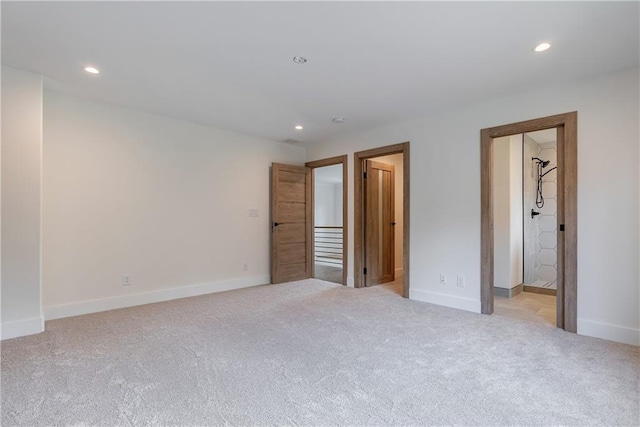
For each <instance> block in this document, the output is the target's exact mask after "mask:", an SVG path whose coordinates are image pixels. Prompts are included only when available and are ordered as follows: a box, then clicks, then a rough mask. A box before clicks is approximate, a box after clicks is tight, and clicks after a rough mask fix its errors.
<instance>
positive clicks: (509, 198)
mask: <svg viewBox="0 0 640 427" xmlns="http://www.w3.org/2000/svg"><path fill="white" fill-rule="evenodd" d="M493 166H494V167H493V216H494V217H493V219H494V221H493V222H494V226H493V241H494V264H493V269H494V281H493V285H494V286H495V287H497V288H504V289H513V288H515V287H516V286H518V285H520V284H521V283H522V135H521V134H520V135H512V136H505V137H503V138H496V139H494V140H493Z"/></svg>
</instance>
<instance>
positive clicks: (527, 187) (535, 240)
mask: <svg viewBox="0 0 640 427" xmlns="http://www.w3.org/2000/svg"><path fill="white" fill-rule="evenodd" d="M556 146H557V143H556V142H555V141H551V142H543V143H540V144H539V143H537V142H536V141H535V140H534V139H533V138H531V137H530V136H529V135H524V162H523V164H524V185H523V187H524V283H525V284H526V285H529V286H536V287H544V288H550V289H556V287H557V285H556V279H557V258H558V256H557V247H556V246H557V215H556V211H557V199H556V195H557V184H556V181H557V172H556V170H554V171H551V169H552V168H554V167H556V166H557V150H556ZM532 157H538V158H540V159H542V160H549V161H550V163H549V165H548V166H547V167H546V168H544V169H542V173H543V174H544V173H546V172H547V171H551V172H549V173H548V174H547V175H546V176H544V177H543V178H542V196H543V198H544V205H543V207H542V208H538V207H537V206H536V192H537V185H538V184H537V181H538V168H537V165H536V162H534V161H532V160H531V158H532ZM532 209H533V210H534V211H536V212H539V213H540V215H538V216H535V217H533V218H531V214H530V213H531V210H532Z"/></svg>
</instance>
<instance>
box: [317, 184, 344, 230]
mask: <svg viewBox="0 0 640 427" xmlns="http://www.w3.org/2000/svg"><path fill="white" fill-rule="evenodd" d="M314 197H315V200H314V207H315V213H314V222H315V224H314V225H315V226H319V225H329V226H341V225H342V184H334V183H330V182H317V181H316V182H315V188H314Z"/></svg>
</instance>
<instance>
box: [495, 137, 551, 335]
mask: <svg viewBox="0 0 640 427" xmlns="http://www.w3.org/2000/svg"><path fill="white" fill-rule="evenodd" d="M556 136H557V131H556V129H555V128H552V129H546V130H541V131H535V132H529V133H525V134H519V135H511V136H505V137H500V138H494V140H493V163H494V167H493V216H494V229H493V236H494V283H493V288H494V306H495V311H496V312H497V313H499V314H502V315H507V316H510V317H515V318H521V319H526V320H531V321H535V322H539V323H545V324H551V325H555V324H556V320H557V313H556V311H557V309H556V289H557V259H558V257H557V228H558V227H557V174H558V167H557V141H556Z"/></svg>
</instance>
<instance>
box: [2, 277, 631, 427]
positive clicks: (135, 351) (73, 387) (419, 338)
mask: <svg viewBox="0 0 640 427" xmlns="http://www.w3.org/2000/svg"><path fill="white" fill-rule="evenodd" d="M46 326H47V331H46V332H44V333H43V334H40V335H37V336H31V337H24V338H17V339H14V340H8V341H4V342H3V343H2V386H1V387H2V425H3V426H11V425H29V426H31V425H104V426H107V425H108V426H113V425H225V424H228V425H267V424H268V425H347V424H348V425H451V424H457V425H558V424H564V425H638V424H640V420H639V409H640V408H639V395H638V393H639V389H638V386H639V382H638V381H639V372H640V352H639V349H638V348H637V347H632V346H628V345H623V344H615V343H611V342H607V341H603V340H599V339H593V338H588V337H582V336H578V335H575V334H570V333H567V332H564V331H561V330H558V329H556V328H554V327H551V326H546V325H542V324H536V323H530V322H526V321H522V320H516V319H509V318H506V317H503V316H496V315H494V316H484V315H478V314H473V313H468V312H463V311H458V310H454V309H449V308H445V307H439V306H434V305H430V304H426V303H421V302H415V301H409V300H407V299H403V298H401V297H399V296H398V295H397V294H396V293H394V292H393V289H391V288H390V287H385V286H375V287H371V288H366V289H352V288H347V287H344V286H340V285H334V284H331V283H327V282H322V281H318V280H314V279H310V280H304V281H300V282H293V283H287V284H281V285H267V286H259V287H255V288H250V289H243V290H238V291H231V292H224V293H220V294H213V295H206V296H201V297H195V298H188V299H183V300H177V301H171V302H167V303H160V304H152V305H146V306H141V307H134V308H129V309H123V310H114V311H110V312H105V313H98V314H92V315H87V316H81V317H75V318H68V319H60V320H55V321H51V322H47V325H46Z"/></svg>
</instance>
